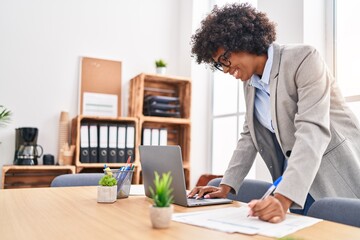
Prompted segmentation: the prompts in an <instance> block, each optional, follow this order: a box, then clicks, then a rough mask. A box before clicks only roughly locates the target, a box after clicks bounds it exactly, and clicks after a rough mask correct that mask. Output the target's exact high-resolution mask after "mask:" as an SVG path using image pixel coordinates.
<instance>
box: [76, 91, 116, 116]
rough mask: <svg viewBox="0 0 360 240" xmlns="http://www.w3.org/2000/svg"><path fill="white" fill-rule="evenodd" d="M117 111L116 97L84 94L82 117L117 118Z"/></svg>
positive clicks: (112, 95)
mask: <svg viewBox="0 0 360 240" xmlns="http://www.w3.org/2000/svg"><path fill="white" fill-rule="evenodd" d="M117 110H118V96H117V95H114V94H102V93H90V92H84V98H83V115H86V116H103V117H117V116H118V112H117Z"/></svg>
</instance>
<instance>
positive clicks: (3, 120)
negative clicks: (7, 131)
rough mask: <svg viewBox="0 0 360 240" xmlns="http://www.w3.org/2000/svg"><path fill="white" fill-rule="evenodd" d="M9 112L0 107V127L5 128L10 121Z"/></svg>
mask: <svg viewBox="0 0 360 240" xmlns="http://www.w3.org/2000/svg"><path fill="white" fill-rule="evenodd" d="M11 115H12V113H11V111H10V110H9V109H7V108H5V107H4V106H3V105H0V126H5V125H6V124H8V123H9V122H10V120H11Z"/></svg>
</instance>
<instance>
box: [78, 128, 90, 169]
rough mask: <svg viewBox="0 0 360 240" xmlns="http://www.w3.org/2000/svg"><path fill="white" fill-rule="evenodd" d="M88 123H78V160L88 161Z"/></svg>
mask: <svg viewBox="0 0 360 240" xmlns="http://www.w3.org/2000/svg"><path fill="white" fill-rule="evenodd" d="M89 161H90V153H89V125H88V124H87V123H82V124H81V125H80V162H82V163H89Z"/></svg>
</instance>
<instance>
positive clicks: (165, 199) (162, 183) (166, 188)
mask: <svg viewBox="0 0 360 240" xmlns="http://www.w3.org/2000/svg"><path fill="white" fill-rule="evenodd" d="M171 183H172V176H171V172H167V173H163V174H162V177H161V178H160V176H159V174H158V173H157V172H155V179H154V185H155V190H154V189H153V188H152V187H151V186H150V187H149V190H150V193H151V197H152V199H153V201H154V206H155V207H169V206H170V204H171V203H173V200H174V196H173V194H172V193H173V189H172V188H171Z"/></svg>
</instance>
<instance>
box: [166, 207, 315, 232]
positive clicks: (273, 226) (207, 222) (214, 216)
mask: <svg viewBox="0 0 360 240" xmlns="http://www.w3.org/2000/svg"><path fill="white" fill-rule="evenodd" d="M248 213H249V207H247V206H246V207H245V206H243V207H228V208H219V209H214V210H205V211H197V212H189V213H174V214H173V217H172V220H173V221H176V222H181V223H186V224H190V225H196V226H199V227H205V228H210V229H214V230H218V231H223V232H228V233H235V232H238V233H244V234H250V235H254V234H259V235H263V236H267V237H277V238H281V237H283V236H286V235H288V234H291V233H293V232H296V231H298V230H300V229H303V228H305V227H309V226H311V225H313V224H315V223H318V222H320V221H322V220H321V219H316V218H311V217H305V216H301V215H293V214H287V215H286V219H285V220H284V221H283V222H281V223H269V222H264V221H261V220H259V219H258V218H257V217H247V215H248Z"/></svg>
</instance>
